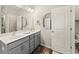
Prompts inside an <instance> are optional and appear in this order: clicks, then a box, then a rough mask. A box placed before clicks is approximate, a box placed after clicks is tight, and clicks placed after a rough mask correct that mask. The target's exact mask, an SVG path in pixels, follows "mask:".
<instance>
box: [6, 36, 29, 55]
mask: <svg viewBox="0 0 79 59" xmlns="http://www.w3.org/2000/svg"><path fill="white" fill-rule="evenodd" d="M7 47H8V53H9V54H29V37H25V38H22V39H21V40H18V41H16V42H14V43H11V44H9V45H8V46H7Z"/></svg>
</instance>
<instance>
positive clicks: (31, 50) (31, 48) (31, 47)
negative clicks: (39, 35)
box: [30, 45, 35, 53]
mask: <svg viewBox="0 0 79 59" xmlns="http://www.w3.org/2000/svg"><path fill="white" fill-rule="evenodd" d="M34 49H35V48H34V45H32V46H30V53H32V52H33V51H34Z"/></svg>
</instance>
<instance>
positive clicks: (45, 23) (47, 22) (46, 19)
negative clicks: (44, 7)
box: [43, 13, 52, 30]
mask: <svg viewBox="0 0 79 59" xmlns="http://www.w3.org/2000/svg"><path fill="white" fill-rule="evenodd" d="M51 22H52V21H51V13H46V14H45V15H44V17H43V27H44V28H46V29H50V30H51V25H52V23H51Z"/></svg>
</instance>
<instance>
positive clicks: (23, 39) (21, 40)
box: [7, 37, 29, 49]
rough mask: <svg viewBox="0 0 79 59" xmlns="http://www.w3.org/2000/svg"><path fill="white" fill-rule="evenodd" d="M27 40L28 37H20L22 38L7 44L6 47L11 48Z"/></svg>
mask: <svg viewBox="0 0 79 59" xmlns="http://www.w3.org/2000/svg"><path fill="white" fill-rule="evenodd" d="M28 40H29V37H25V38H22V39H20V40H18V41H15V42H12V43H10V44H8V46H7V48H8V49H12V48H14V47H16V46H18V45H20V44H21V43H23V42H25V41H28Z"/></svg>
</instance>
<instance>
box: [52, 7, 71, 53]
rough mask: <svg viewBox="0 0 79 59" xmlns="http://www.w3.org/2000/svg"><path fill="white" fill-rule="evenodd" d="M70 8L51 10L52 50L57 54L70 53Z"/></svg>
mask: <svg viewBox="0 0 79 59" xmlns="http://www.w3.org/2000/svg"><path fill="white" fill-rule="evenodd" d="M70 17H71V7H69V6H66V7H60V8H55V9H52V21H53V24H52V26H53V27H52V36H51V39H52V49H53V50H55V51H57V52H59V53H70V39H71V38H70V25H71V24H70V21H71V20H70V19H71V18H70Z"/></svg>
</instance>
